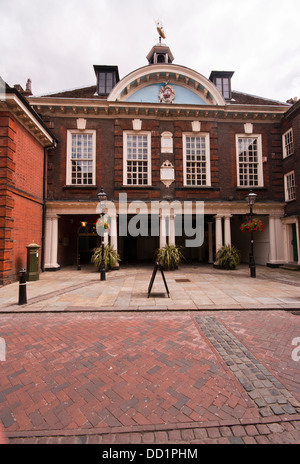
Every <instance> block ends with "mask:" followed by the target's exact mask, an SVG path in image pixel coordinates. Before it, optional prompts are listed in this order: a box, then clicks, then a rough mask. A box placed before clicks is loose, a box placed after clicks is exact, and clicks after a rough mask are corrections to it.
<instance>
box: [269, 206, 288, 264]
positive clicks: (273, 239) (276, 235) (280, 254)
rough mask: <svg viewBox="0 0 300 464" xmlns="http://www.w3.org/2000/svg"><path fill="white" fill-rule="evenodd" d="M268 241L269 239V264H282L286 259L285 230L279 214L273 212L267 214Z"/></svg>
mask: <svg viewBox="0 0 300 464" xmlns="http://www.w3.org/2000/svg"><path fill="white" fill-rule="evenodd" d="M269 241H270V252H269V260H268V262H269V263H270V264H280V263H281V264H282V263H283V262H285V261H286V255H287V252H286V230H285V226H284V224H283V223H282V221H281V216H280V215H278V214H275V215H274V214H273V215H272V216H271V215H270V216H269Z"/></svg>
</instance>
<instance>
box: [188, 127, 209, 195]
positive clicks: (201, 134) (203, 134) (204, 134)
mask: <svg viewBox="0 0 300 464" xmlns="http://www.w3.org/2000/svg"><path fill="white" fill-rule="evenodd" d="M188 137H192V138H195V139H196V138H204V139H205V164H206V173H205V175H206V182H205V184H193V185H191V184H188V182H187V138H188ZM182 144H183V185H184V187H191V188H205V187H211V166H210V136H209V133H208V132H199V133H197V134H195V133H194V132H186V133H184V134H182ZM195 163H196V162H195Z"/></svg>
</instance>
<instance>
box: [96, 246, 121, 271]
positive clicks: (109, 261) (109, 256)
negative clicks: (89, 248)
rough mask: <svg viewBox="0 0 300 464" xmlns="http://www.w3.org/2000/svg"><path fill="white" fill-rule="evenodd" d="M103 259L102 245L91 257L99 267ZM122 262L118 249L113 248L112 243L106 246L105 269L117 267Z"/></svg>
mask: <svg viewBox="0 0 300 464" xmlns="http://www.w3.org/2000/svg"><path fill="white" fill-rule="evenodd" d="M101 260H102V246H100V247H99V248H95V250H94V254H93V256H92V258H91V262H92V263H93V264H94V265H95V266H96V267H97V268H98V269H99V268H100V264H101ZM119 262H120V256H119V253H118V252H117V250H115V249H114V248H112V247H111V246H110V245H105V246H104V264H105V269H107V270H108V269H113V268H115V267H117V265H118V263H119Z"/></svg>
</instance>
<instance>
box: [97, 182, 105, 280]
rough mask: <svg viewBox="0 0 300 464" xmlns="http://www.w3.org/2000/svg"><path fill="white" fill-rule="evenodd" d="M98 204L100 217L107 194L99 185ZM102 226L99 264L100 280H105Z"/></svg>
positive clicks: (103, 211) (103, 212)
mask: <svg viewBox="0 0 300 464" xmlns="http://www.w3.org/2000/svg"><path fill="white" fill-rule="evenodd" d="M97 197H98V200H99V203H100V206H101V217H103V216H104V214H105V207H106V201H107V196H106V193H105V192H104V190H103V187H101V190H100V192H99V193H98V194H97ZM104 230H105V229H104V227H103V232H102V234H101V264H100V280H106V273H105V262H104Z"/></svg>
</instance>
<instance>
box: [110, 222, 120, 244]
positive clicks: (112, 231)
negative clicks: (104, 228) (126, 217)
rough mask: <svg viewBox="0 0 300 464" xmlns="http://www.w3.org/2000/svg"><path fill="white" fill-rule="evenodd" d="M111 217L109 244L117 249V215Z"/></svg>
mask: <svg viewBox="0 0 300 464" xmlns="http://www.w3.org/2000/svg"><path fill="white" fill-rule="evenodd" d="M110 219H111V225H110V227H111V229H110V245H111V247H112V248H113V249H114V250H116V251H118V232H117V216H116V215H113V216H110Z"/></svg>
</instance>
